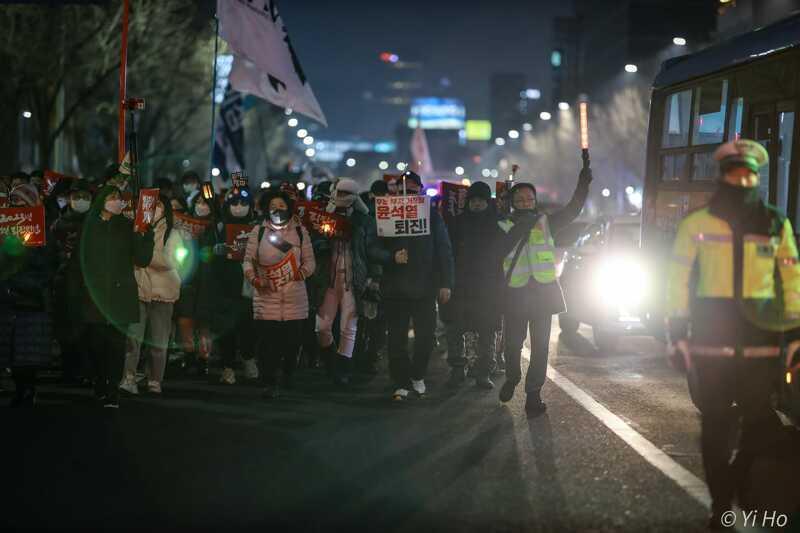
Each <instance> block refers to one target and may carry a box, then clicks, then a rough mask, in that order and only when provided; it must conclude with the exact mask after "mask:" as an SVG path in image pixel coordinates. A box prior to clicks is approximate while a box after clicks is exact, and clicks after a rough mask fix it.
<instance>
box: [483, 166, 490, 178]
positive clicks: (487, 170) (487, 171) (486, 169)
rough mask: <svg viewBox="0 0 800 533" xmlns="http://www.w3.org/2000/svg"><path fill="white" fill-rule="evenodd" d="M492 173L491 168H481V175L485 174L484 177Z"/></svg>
mask: <svg viewBox="0 0 800 533" xmlns="http://www.w3.org/2000/svg"><path fill="white" fill-rule="evenodd" d="M491 175H492V171H491V170H489V169H488V168H484V169H483V170H481V176H483V177H484V178H488V177H491Z"/></svg>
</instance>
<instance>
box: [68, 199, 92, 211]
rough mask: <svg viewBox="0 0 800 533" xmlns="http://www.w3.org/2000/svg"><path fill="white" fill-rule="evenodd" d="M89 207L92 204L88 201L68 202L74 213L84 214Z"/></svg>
mask: <svg viewBox="0 0 800 533" xmlns="http://www.w3.org/2000/svg"><path fill="white" fill-rule="evenodd" d="M90 205H92V202H90V201H89V200H70V202H69V206H70V207H71V208H72V210H73V211H75V212H76V213H85V212H86V211H88V210H89V206H90Z"/></svg>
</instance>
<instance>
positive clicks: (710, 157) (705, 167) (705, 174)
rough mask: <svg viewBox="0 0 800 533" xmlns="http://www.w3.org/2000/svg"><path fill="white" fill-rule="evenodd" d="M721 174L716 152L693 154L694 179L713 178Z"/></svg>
mask: <svg viewBox="0 0 800 533" xmlns="http://www.w3.org/2000/svg"><path fill="white" fill-rule="evenodd" d="M718 174H719V163H717V162H716V161H714V152H697V153H695V154H694V155H692V180H693V181H704V180H713V179H714V178H716V177H717V175H718Z"/></svg>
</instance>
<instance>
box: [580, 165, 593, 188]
mask: <svg viewBox="0 0 800 533" xmlns="http://www.w3.org/2000/svg"><path fill="white" fill-rule="evenodd" d="M593 179H594V177H593V176H592V169H591V168H588V167H587V168H582V169H581V173H580V174H578V181H579V182H581V183H586V184H589V183H591V182H592V180H593Z"/></svg>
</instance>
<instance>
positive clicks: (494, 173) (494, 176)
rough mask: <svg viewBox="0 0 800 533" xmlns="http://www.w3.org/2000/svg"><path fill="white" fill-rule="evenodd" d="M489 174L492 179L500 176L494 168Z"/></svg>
mask: <svg viewBox="0 0 800 533" xmlns="http://www.w3.org/2000/svg"><path fill="white" fill-rule="evenodd" d="M491 174H492V177H493V178H496V177H497V176H499V175H500V173H499V172H498V171H497V169H496V168H493V169H492V172H491Z"/></svg>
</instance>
